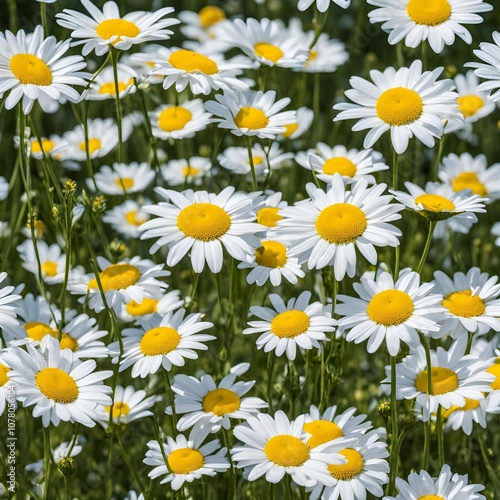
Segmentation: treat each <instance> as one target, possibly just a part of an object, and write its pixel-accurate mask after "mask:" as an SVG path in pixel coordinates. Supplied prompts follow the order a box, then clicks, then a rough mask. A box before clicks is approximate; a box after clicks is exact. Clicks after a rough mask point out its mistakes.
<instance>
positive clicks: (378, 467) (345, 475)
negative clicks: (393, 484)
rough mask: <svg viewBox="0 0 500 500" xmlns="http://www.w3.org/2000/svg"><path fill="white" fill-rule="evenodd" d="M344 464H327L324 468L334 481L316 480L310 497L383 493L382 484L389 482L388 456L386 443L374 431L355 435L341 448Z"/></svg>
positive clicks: (358, 499)
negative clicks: (349, 442) (326, 484)
mask: <svg viewBox="0 0 500 500" xmlns="http://www.w3.org/2000/svg"><path fill="white" fill-rule="evenodd" d="M339 453H340V454H341V455H342V456H343V457H344V458H345V460H346V463H344V464H329V465H327V467H326V469H327V471H328V472H329V473H330V474H331V476H332V478H333V479H334V481H335V484H334V485H332V486H325V487H323V485H322V484H317V485H316V487H315V488H314V490H313V491H312V492H311V496H310V497H309V498H310V499H311V500H317V499H318V498H321V499H322V500H337V499H338V498H352V499H354V500H365V499H366V492H367V491H368V492H369V493H371V494H372V495H374V496H375V497H376V498H381V497H382V496H383V494H384V491H383V489H382V485H384V484H386V483H387V482H389V476H388V472H389V463H388V462H387V460H385V459H386V458H387V457H388V456H389V452H388V451H387V444H386V443H385V442H384V441H382V440H381V436H380V434H379V433H378V432H377V431H371V432H369V433H367V434H365V435H360V436H357V439H356V441H355V443H353V444H351V445H349V447H347V448H344V449H343V450H340V451H339Z"/></svg>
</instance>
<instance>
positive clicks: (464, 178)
mask: <svg viewBox="0 0 500 500" xmlns="http://www.w3.org/2000/svg"><path fill="white" fill-rule="evenodd" d="M452 185H453V190H454V191H455V192H456V193H458V192H459V191H462V189H470V190H472V194H479V195H481V196H486V195H487V194H488V190H487V189H486V186H485V185H484V184H483V183H482V182H481V181H480V180H479V177H478V176H477V174H476V173H475V172H462V173H461V174H458V175H457V176H456V177H455V179H454V181H453V184H452Z"/></svg>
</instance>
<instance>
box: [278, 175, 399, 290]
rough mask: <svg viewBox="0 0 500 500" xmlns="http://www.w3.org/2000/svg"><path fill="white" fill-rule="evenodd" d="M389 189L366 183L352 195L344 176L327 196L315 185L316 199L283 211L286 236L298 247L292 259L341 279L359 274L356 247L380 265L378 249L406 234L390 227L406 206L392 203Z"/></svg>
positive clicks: (312, 188)
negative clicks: (328, 269) (328, 268)
mask: <svg viewBox="0 0 500 500" xmlns="http://www.w3.org/2000/svg"><path fill="white" fill-rule="evenodd" d="M386 187H387V186H386V185H385V184H377V185H375V186H372V187H368V181H367V180H366V179H361V180H359V181H358V182H356V183H355V184H354V185H353V188H352V190H351V191H346V187H345V186H344V181H343V179H342V176H341V175H340V174H335V175H334V178H333V180H332V183H331V185H330V188H329V189H328V191H327V192H326V193H325V191H323V190H322V189H320V188H318V187H316V186H315V185H314V184H312V183H309V184H307V186H306V190H307V193H308V194H309V196H310V199H307V200H304V201H301V202H298V203H296V204H295V205H294V206H292V207H287V208H284V209H283V210H282V211H281V214H282V215H283V217H284V218H283V220H281V221H279V222H278V229H279V231H280V236H281V238H283V239H284V240H287V241H288V240H289V241H291V242H292V245H291V248H290V251H289V255H290V256H291V257H295V256H298V257H299V263H304V262H307V266H308V268H309V269H322V268H323V267H326V266H333V268H334V272H335V278H336V279H337V280H338V281H341V280H343V279H344V276H345V275H346V274H347V275H348V276H349V277H351V278H352V277H353V276H354V274H355V272H356V261H357V258H356V248H357V249H358V250H359V251H360V252H361V254H362V255H363V256H364V257H365V258H366V259H367V260H368V262H370V264H376V263H377V252H376V251H375V248H374V245H376V246H391V247H396V246H398V245H399V240H398V237H399V236H401V232H400V230H399V229H397V228H396V227H395V226H393V225H391V224H388V223H389V222H392V221H395V220H398V219H400V218H401V215H399V214H398V213H397V212H400V211H401V210H402V209H403V207H402V205H399V204H395V203H392V204H391V203H390V202H391V201H392V199H393V198H392V196H389V195H383V194H382V193H383V192H384V191H385V189H386Z"/></svg>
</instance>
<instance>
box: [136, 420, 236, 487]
mask: <svg viewBox="0 0 500 500" xmlns="http://www.w3.org/2000/svg"><path fill="white" fill-rule="evenodd" d="M207 435H208V429H205V428H203V429H200V428H196V427H195V428H194V429H193V430H192V431H191V432H190V433H189V437H188V438H187V439H186V437H185V436H183V435H182V434H179V435H178V436H177V437H176V438H175V439H174V438H172V437H167V442H166V443H161V446H162V448H163V452H162V451H161V450H160V444H159V443H158V441H149V443H148V448H149V449H148V451H147V452H146V458H145V459H144V460H143V462H144V463H145V464H146V465H150V466H152V467H154V468H153V470H152V471H151V472H150V473H149V474H148V477H150V478H151V479H156V478H157V477H160V476H165V477H164V478H163V479H162V480H161V484H165V483H171V484H172V489H173V490H174V491H177V490H180V489H181V488H182V485H183V484H184V483H185V482H186V481H187V482H188V483H192V482H193V481H194V480H195V479H201V478H202V477H203V476H215V475H216V473H217V472H225V471H226V470H227V469H229V468H230V467H231V465H230V463H229V462H228V461H227V459H226V453H227V448H221V444H220V441H219V440H218V439H214V440H213V441H209V442H208V443H205V444H203V441H205V439H206V437H207ZM164 456H166V458H167V463H165V459H164V458H163V457H164Z"/></svg>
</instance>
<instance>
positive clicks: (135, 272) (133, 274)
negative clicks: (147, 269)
mask: <svg viewBox="0 0 500 500" xmlns="http://www.w3.org/2000/svg"><path fill="white" fill-rule="evenodd" d="M99 278H100V280H101V285H102V288H103V290H104V291H105V292H109V291H110V290H122V289H124V288H128V287H129V286H132V285H135V284H136V283H137V282H138V281H139V279H140V278H141V272H140V271H139V269H137V267H135V266H131V265H130V264H111V265H110V266H109V267H107V268H106V269H104V271H102V272H101V274H100V275H99ZM88 287H89V289H90V288H98V285H97V280H96V279H95V278H94V279H92V280H90V282H89V285H88Z"/></svg>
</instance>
